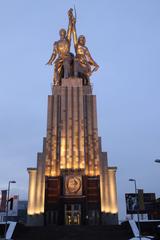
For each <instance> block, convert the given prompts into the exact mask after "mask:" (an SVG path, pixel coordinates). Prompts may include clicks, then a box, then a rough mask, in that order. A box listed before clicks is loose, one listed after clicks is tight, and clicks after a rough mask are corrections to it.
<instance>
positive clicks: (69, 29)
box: [67, 8, 73, 43]
mask: <svg viewBox="0 0 160 240" xmlns="http://www.w3.org/2000/svg"><path fill="white" fill-rule="evenodd" d="M72 12H73V9H72V8H70V9H69V11H68V17H69V23H68V30H67V39H68V41H69V43H70V42H71V32H72V17H73V13H72Z"/></svg>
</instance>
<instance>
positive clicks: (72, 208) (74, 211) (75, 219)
mask: <svg viewBox="0 0 160 240" xmlns="http://www.w3.org/2000/svg"><path fill="white" fill-rule="evenodd" d="M80 223H81V205H80V204H65V224H67V225H79V224H80Z"/></svg>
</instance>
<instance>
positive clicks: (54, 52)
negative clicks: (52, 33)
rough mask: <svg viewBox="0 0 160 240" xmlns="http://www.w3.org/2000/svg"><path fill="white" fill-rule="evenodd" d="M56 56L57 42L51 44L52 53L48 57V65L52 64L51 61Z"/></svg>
mask: <svg viewBox="0 0 160 240" xmlns="http://www.w3.org/2000/svg"><path fill="white" fill-rule="evenodd" d="M56 56H57V44H56V42H55V43H54V45H53V53H52V55H51V57H50V59H49V61H48V62H47V64H48V65H52V63H53V62H54V60H55V58H56Z"/></svg>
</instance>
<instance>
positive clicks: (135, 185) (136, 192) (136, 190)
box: [129, 178, 142, 240]
mask: <svg viewBox="0 0 160 240" xmlns="http://www.w3.org/2000/svg"><path fill="white" fill-rule="evenodd" d="M129 181H130V182H134V188H135V195H136V197H137V201H138V209H137V220H138V228H139V239H140V240H141V239H142V238H141V226H140V219H139V199H138V189H137V182H136V180H135V179H133V178H130V179H129Z"/></svg>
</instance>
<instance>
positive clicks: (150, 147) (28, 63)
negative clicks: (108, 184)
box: [0, 0, 160, 219]
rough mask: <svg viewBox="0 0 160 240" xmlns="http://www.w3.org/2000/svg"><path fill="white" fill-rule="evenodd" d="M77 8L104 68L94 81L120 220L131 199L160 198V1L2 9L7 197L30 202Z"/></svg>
mask: <svg viewBox="0 0 160 240" xmlns="http://www.w3.org/2000/svg"><path fill="white" fill-rule="evenodd" d="M74 4H75V6H76V10H77V23H76V24H77V32H78V34H79V35H80V34H83V35H85V36H86V40H87V42H86V45H87V47H88V48H89V50H90V52H91V54H92V56H93V58H94V59H95V61H96V62H97V63H98V64H99V65H100V68H99V70H98V72H96V73H94V74H93V75H92V83H93V92H94V94H95V95H97V109H98V126H99V135H100V136H101V137H102V146H103V150H104V151H107V152H108V160H109V165H110V166H117V167H118V170H117V189H118V205H119V212H120V219H122V218H124V217H125V200H124V195H125V193H126V192H132V191H134V186H133V183H132V182H129V181H128V179H129V178H135V179H136V180H137V186H138V188H143V189H144V191H145V192H155V193H156V195H157V197H160V184H159V179H160V164H156V163H154V160H155V159H156V158H160V0H101V1H98V0H92V1H91V0H90V1H89V0H88V1H86V0H75V1H72V0H59V1H54V0H34V1H33V0H14V1H12V0H5V1H0V55H1V57H0V81H1V85H0V189H6V188H7V184H8V181H9V180H16V182H17V183H16V184H14V186H13V185H12V189H13V190H12V191H13V192H14V193H17V194H19V195H20V198H21V199H27V191H28V173H27V167H36V154H37V152H38V151H41V150H42V142H43V137H44V136H45V135H46V122H47V97H48V95H49V94H51V81H52V77H53V67H50V66H46V65H45V64H46V62H47V61H48V59H49V58H50V55H51V53H52V45H53V42H54V41H56V40H58V39H59V35H58V31H59V29H60V28H62V27H63V28H67V25H68V16H67V11H68V9H69V8H70V7H73V6H74Z"/></svg>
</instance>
